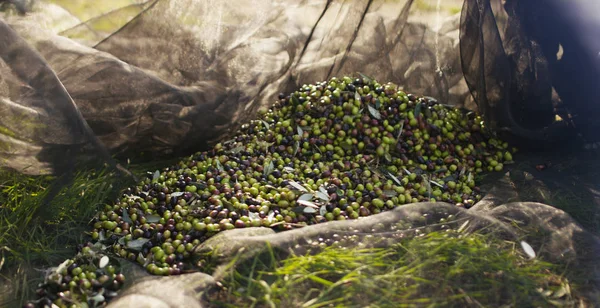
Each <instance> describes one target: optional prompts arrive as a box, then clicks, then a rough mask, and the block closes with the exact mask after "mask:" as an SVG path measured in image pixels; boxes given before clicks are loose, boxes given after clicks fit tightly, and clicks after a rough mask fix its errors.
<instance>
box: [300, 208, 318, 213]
mask: <svg viewBox="0 0 600 308" xmlns="http://www.w3.org/2000/svg"><path fill="white" fill-rule="evenodd" d="M302 211H303V212H304V213H306V214H313V213H316V212H317V210H316V209H315V208H312V207H305V208H304V209H303V210H302Z"/></svg>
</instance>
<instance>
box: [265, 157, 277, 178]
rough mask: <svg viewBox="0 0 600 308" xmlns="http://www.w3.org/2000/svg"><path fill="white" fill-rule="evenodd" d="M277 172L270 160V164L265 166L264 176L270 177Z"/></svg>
mask: <svg viewBox="0 0 600 308" xmlns="http://www.w3.org/2000/svg"><path fill="white" fill-rule="evenodd" d="M274 170H275V166H274V165H273V161H272V160H269V163H268V164H266V165H265V166H264V169H263V174H264V176H269V174H271V173H272V172H273V171H274Z"/></svg>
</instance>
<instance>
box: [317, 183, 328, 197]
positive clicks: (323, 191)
mask: <svg viewBox="0 0 600 308" xmlns="http://www.w3.org/2000/svg"><path fill="white" fill-rule="evenodd" d="M319 191H320V192H322V193H323V194H325V195H329V193H328V192H327V189H325V186H324V185H321V186H319Z"/></svg>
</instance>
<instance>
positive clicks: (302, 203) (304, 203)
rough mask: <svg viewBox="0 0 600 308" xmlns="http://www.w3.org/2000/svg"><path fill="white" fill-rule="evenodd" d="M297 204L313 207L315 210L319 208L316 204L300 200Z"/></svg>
mask: <svg viewBox="0 0 600 308" xmlns="http://www.w3.org/2000/svg"><path fill="white" fill-rule="evenodd" d="M296 202H298V204H300V205H303V206H306V207H312V208H315V209H318V208H319V206H318V205H317V204H316V203H314V202H311V201H308V200H298V201H296Z"/></svg>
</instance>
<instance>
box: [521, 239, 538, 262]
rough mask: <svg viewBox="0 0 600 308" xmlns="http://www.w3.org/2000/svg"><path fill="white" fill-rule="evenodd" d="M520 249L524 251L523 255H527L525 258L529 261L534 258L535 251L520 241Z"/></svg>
mask: <svg viewBox="0 0 600 308" xmlns="http://www.w3.org/2000/svg"><path fill="white" fill-rule="evenodd" d="M521 247H522V248H523V250H524V251H525V253H526V254H527V256H528V257H529V258H530V259H533V258H535V251H534V250H533V248H532V247H531V245H529V244H528V243H527V242H525V241H521Z"/></svg>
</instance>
